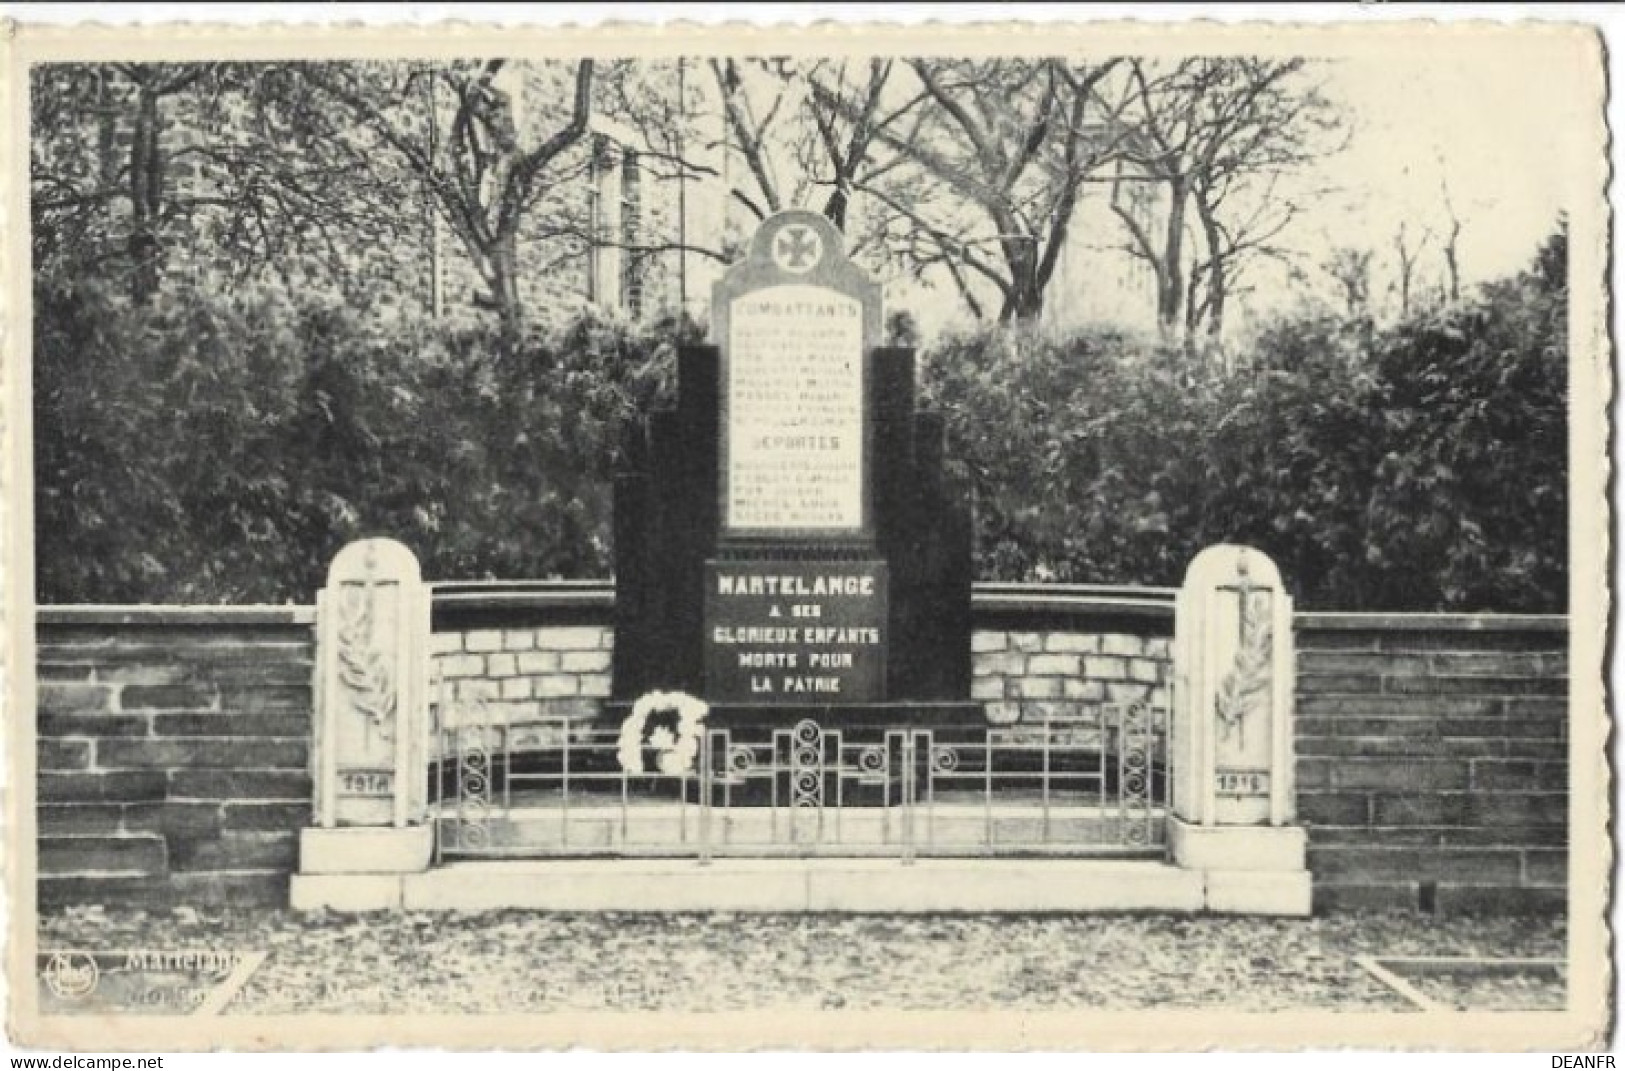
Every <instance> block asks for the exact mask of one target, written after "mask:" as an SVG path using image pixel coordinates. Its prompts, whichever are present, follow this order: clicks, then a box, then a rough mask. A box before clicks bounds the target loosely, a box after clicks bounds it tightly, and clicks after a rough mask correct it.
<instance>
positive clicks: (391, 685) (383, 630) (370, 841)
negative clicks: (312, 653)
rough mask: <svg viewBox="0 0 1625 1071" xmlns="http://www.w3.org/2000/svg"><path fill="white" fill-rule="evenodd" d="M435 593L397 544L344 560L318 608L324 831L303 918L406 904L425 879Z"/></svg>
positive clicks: (297, 886) (312, 831)
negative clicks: (312, 909)
mask: <svg viewBox="0 0 1625 1071" xmlns="http://www.w3.org/2000/svg"><path fill="white" fill-rule="evenodd" d="M429 611H430V599H429V589H428V586H427V585H425V584H424V583H423V580H422V577H421V575H420V572H419V569H418V562H417V558H416V557H414V556H413V554H412V552H411V551H410V550H408V549H406V547H404V546H402V545H401V544H400V543H397V542H395V541H394V540H392V539H363V540H360V541H359V542H355V543H351V544H349V545H348V546H346V547H345V548H344V549H343V550H341V551H339V553H338V555H337V556H336V557H334V559H333V564H332V565H331V566H329V568H328V571H327V586H326V587H325V588H324V589H323V590H322V591H321V592H320V593H319V594H318V596H317V599H316V635H317V641H316V649H317V652H318V663H317V666H316V711H315V714H316V726H315V728H316V748H315V761H314V766H315V771H314V772H315V777H314V786H315V801H314V804H315V806H314V811H315V824H314V826H312V827H311V828H307V829H305V830H304V831H303V832H302V833H301V835H300V838H299V873H298V874H296V875H294V879H293V887H292V893H291V896H292V901H293V904H294V906H295V907H301V906H311V905H316V904H325V905H329V906H345V905H351V906H356V907H363V908H365V907H377V906H390V905H391V904H398V903H399V892H398V885H393V884H391V882H393V881H394V877H393V876H398V875H401V874H407V873H415V872H418V871H422V870H424V869H426V868H427V867H428V865H429V861H430V858H431V856H432V854H433V850H434V832H433V828H432V827H431V825H430V824H429V822H428V799H427V794H428V778H427V777H426V770H427V767H428V754H427V750H428V740H429V698H428V667H429Z"/></svg>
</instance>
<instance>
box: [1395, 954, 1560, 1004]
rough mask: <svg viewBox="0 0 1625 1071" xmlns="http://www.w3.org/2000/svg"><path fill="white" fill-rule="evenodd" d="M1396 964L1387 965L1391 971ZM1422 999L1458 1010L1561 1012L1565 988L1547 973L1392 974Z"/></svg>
mask: <svg viewBox="0 0 1625 1071" xmlns="http://www.w3.org/2000/svg"><path fill="white" fill-rule="evenodd" d="M1396 966H1397V965H1396V964H1389V965H1388V969H1389V970H1394V969H1395V967H1396ZM1395 973H1397V974H1399V976H1400V977H1402V978H1404V979H1406V980H1407V981H1408V982H1410V983H1411V984H1412V985H1414V986H1415V987H1416V988H1417V989H1418V990H1419V991H1420V992H1421V993H1422V995H1423V996H1425V997H1428V998H1429V999H1431V1000H1433V1001H1434V1002H1435V1003H1437V1004H1439V1005H1440V1006H1442V1007H1445V1008H1453V1009H1455V1010H1457V1011H1561V1010H1562V1009H1563V1006H1564V1003H1565V1002H1564V999H1563V997H1564V985H1563V983H1562V982H1560V981H1559V980H1558V979H1557V978H1555V977H1554V976H1553V974H1552V972H1550V971H1520V972H1517V973H1511V974H1503V973H1499V972H1496V973H1492V974H1480V973H1476V972H1474V971H1472V970H1469V969H1465V968H1464V969H1462V970H1459V971H1450V972H1446V973H1440V974H1410V973H1408V972H1406V971H1404V970H1403V969H1400V970H1397V971H1395Z"/></svg>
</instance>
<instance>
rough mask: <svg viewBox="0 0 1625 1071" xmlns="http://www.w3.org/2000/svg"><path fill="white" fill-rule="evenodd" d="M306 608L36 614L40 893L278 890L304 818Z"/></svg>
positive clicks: (211, 894)
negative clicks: (40, 617)
mask: <svg viewBox="0 0 1625 1071" xmlns="http://www.w3.org/2000/svg"><path fill="white" fill-rule="evenodd" d="M311 616H312V615H311V612H310V611H309V610H308V609H303V608H301V609H280V608H278V609H264V610H261V609H247V608H239V609H234V610H228V609H219V610H202V609H199V610H184V611H168V612H159V613H154V612H151V611H143V610H136V609H132V610H96V609H91V608H77V609H75V610H68V611H64V610H54V611H51V613H50V619H49V620H47V621H43V622H41V624H40V625H39V626H38V682H39V684H38V702H37V711H38V714H37V720H36V722H35V726H36V730H37V745H36V757H37V765H38V775H37V785H38V792H37V796H38V800H39V807H38V811H37V819H38V824H37V832H38V845H39V871H38V872H39V897H40V903H41V904H42V905H43V906H49V905H53V904H59V903H64V902H72V901H83V900H94V901H101V902H104V903H130V902H134V903H152V904H161V905H164V904H175V903H181V902H198V903H227V902H229V903H233V904H238V903H283V902H286V899H287V890H288V873H289V872H290V871H291V870H292V869H293V868H294V866H295V865H296V863H297V853H298V831H299V829H301V828H302V827H303V826H305V825H307V824H309V822H310V801H311V778H310V747H311V711H312V690H311V684H312V681H311V670H312V660H313V655H314V649H315V645H314V637H313V634H312V630H311V627H310V621H311Z"/></svg>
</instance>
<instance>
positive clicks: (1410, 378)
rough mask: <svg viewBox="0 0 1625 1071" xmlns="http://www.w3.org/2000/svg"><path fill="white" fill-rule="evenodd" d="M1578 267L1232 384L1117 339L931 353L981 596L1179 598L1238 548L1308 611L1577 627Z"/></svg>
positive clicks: (1293, 327)
mask: <svg viewBox="0 0 1625 1071" xmlns="http://www.w3.org/2000/svg"><path fill="white" fill-rule="evenodd" d="M1565 252H1566V249H1565V241H1564V238H1563V236H1562V234H1558V235H1556V236H1554V237H1553V238H1552V239H1551V240H1550V242H1549V243H1548V244H1547V246H1546V247H1545V248H1544V249H1543V250H1542V251H1541V254H1540V256H1539V258H1538V260H1537V262H1536V264H1535V266H1534V267H1533V268H1532V269H1531V270H1530V271H1528V272H1525V273H1523V274H1521V275H1519V276H1518V277H1517V278H1514V279H1511V280H1507V281H1505V282H1502V283H1497V284H1495V285H1492V286H1489V287H1487V288H1485V291H1484V293H1483V295H1482V296H1481V297H1480V298H1478V299H1477V300H1474V301H1471V302H1466V303H1462V304H1459V305H1456V306H1454V307H1451V308H1448V309H1444V310H1439V311H1434V312H1430V313H1429V314H1427V315H1425V316H1422V317H1420V318H1417V319H1414V320H1411V321H1409V322H1406V323H1403V324H1400V325H1398V326H1395V327H1391V328H1383V329H1378V328H1377V327H1375V326H1374V325H1372V324H1371V323H1370V322H1368V321H1358V320H1356V321H1348V320H1342V319H1332V318H1323V319H1308V320H1298V321H1294V322H1288V323H1281V324H1278V325H1276V326H1274V327H1273V328H1271V329H1269V330H1267V331H1265V332H1263V333H1262V335H1261V336H1260V337H1259V338H1258V339H1257V340H1256V342H1255V344H1254V345H1253V346H1252V347H1251V348H1250V349H1251V352H1250V353H1248V354H1246V355H1244V356H1243V358H1242V360H1241V361H1240V364H1239V367H1236V368H1234V369H1232V370H1229V371H1219V370H1217V369H1215V368H1213V367H1210V366H1208V365H1204V364H1199V363H1197V362H1193V361H1192V360H1191V359H1190V358H1189V356H1187V355H1186V354H1185V353H1184V352H1182V351H1180V350H1177V349H1168V348H1158V347H1155V346H1141V345H1136V344H1135V343H1133V342H1132V341H1130V340H1128V339H1124V338H1121V337H1114V336H1109V335H1087V334H1086V335H1081V336H1072V337H1069V338H1065V339H1056V338H1052V337H1048V336H1045V335H1043V334H1042V333H1037V332H1009V331H1001V332H984V333H979V334H975V335H971V336H966V337H961V338H957V339H954V340H951V341H949V342H948V343H946V344H944V345H942V346H940V347H938V348H937V349H936V350H935V351H934V352H933V353H932V354H930V355H929V356H930V361H929V381H928V389H929V392H930V394H931V395H932V397H933V399H934V401H935V403H936V404H937V405H939V406H940V407H941V408H942V409H944V410H945V411H946V413H947V414H948V419H949V427H950V434H951V436H952V439H953V443H952V449H953V451H954V452H955V453H956V454H958V456H959V457H960V458H961V459H963V461H964V463H965V466H966V469H967V473H966V475H967V477H968V479H969V481H970V483H971V485H972V486H973V487H974V489H975V493H976V496H977V522H978V555H979V567H980V573H981V575H982V576H984V577H989V578H1002V579H1022V578H1054V579H1060V580H1071V581H1080V582H1103V583H1104V582H1110V583H1143V584H1168V585H1173V584H1177V583H1179V580H1180V578H1181V575H1182V573H1183V571H1184V568H1185V565H1186V563H1188V562H1189V560H1190V558H1191V557H1192V556H1193V555H1194V554H1195V553H1196V552H1197V551H1198V550H1200V549H1201V548H1202V547H1204V546H1207V545H1209V544H1212V543H1217V542H1223V541H1231V542H1241V543H1247V544H1251V545H1253V546H1257V547H1259V548H1260V549H1262V550H1264V551H1266V552H1267V553H1269V554H1270V555H1271V556H1272V557H1274V558H1275V559H1276V560H1277V562H1279V564H1280V565H1281V567H1282V569H1283V571H1284V572H1285V574H1286V577H1287V581H1288V583H1289V585H1290V586H1291V587H1292V589H1293V591H1294V592H1295V593H1296V594H1297V596H1298V598H1299V601H1300V605H1303V606H1307V607H1320V608H1328V609H1329V608H1336V609H1344V610H1360V609H1415V610H1446V609H1450V610H1502V611H1511V610H1523V611H1553V610H1560V609H1562V608H1563V607H1564V606H1565V605H1566V602H1567V590H1566V586H1567V564H1566V563H1567V532H1568V524H1567V504H1568V499H1567V474H1568V464H1567V420H1566V411H1565V405H1566V389H1567V368H1566V362H1567V359H1568V358H1567V354H1568V345H1567V326H1566V314H1567V282H1566V278H1565V277H1564V274H1563V267H1562V266H1563V264H1564V259H1565ZM1193 368H1200V369H1201V370H1200V371H1193Z"/></svg>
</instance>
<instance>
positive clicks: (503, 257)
mask: <svg viewBox="0 0 1625 1071" xmlns="http://www.w3.org/2000/svg"><path fill="white" fill-rule="evenodd" d="M485 260H486V264H487V265H488V270H487V272H486V280H485V282H486V285H487V286H488V287H490V290H491V293H490V295H489V297H490V302H491V307H492V308H493V309H494V310H495V311H496V314H497V322H498V323H499V324H500V326H501V332H502V345H503V348H504V350H506V352H507V353H508V354H509V355H510V356H511V355H512V354H514V353H516V352H517V351H518V348H519V341H520V339H521V338H522V337H523V335H524V328H525V310H524V303H523V302H522V301H521V300H520V297H519V251H518V242H517V240H516V236H515V235H513V234H499V235H497V237H496V239H495V240H494V241H493V242H492V243H491V247H490V248H489V249H487V250H486V251H485Z"/></svg>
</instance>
